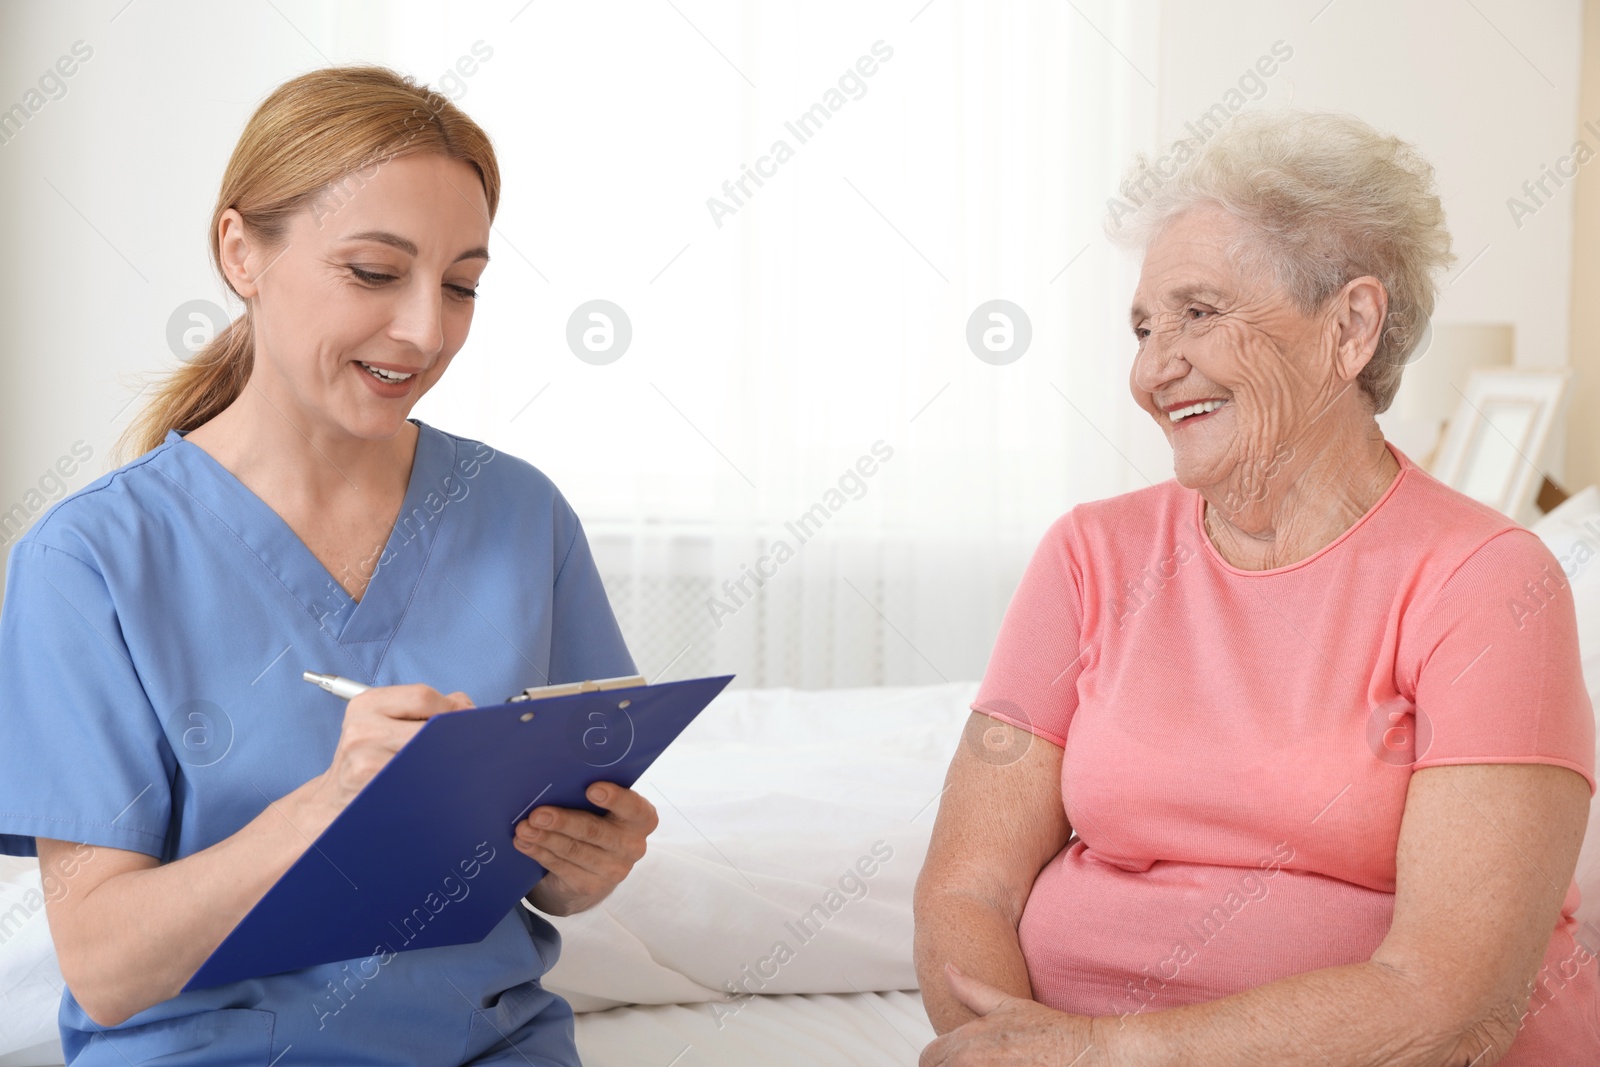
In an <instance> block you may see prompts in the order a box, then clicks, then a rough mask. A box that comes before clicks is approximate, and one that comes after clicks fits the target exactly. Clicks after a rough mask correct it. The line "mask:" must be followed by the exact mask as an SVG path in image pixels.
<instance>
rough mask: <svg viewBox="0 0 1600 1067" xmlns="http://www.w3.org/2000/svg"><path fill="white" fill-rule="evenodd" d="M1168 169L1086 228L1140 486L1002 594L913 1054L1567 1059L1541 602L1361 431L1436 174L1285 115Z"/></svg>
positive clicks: (1396, 374) (1590, 1025) (1099, 507)
mask: <svg viewBox="0 0 1600 1067" xmlns="http://www.w3.org/2000/svg"><path fill="white" fill-rule="evenodd" d="M1177 160H1178V161H1179V162H1180V164H1181V165H1180V166H1179V167H1177V168H1175V169H1174V168H1171V167H1168V168H1165V169H1166V171H1167V174H1166V175H1165V176H1158V175H1157V173H1156V172H1154V171H1151V170H1149V169H1144V170H1142V171H1135V173H1134V175H1133V177H1132V178H1130V181H1129V182H1127V183H1125V185H1124V190H1125V193H1126V194H1127V195H1128V196H1129V197H1130V198H1135V197H1136V198H1137V199H1136V200H1135V203H1137V204H1138V207H1137V210H1136V211H1135V213H1134V215H1133V216H1132V217H1130V218H1127V219H1125V220H1123V225H1122V226H1121V227H1120V233H1119V236H1122V235H1131V237H1130V238H1129V240H1130V241H1131V242H1132V243H1134V244H1135V245H1142V246H1143V248H1144V263H1143V269H1142V272H1141V275H1140V278H1139V283H1138V288H1137V291H1136V292H1135V293H1134V295H1133V307H1132V316H1131V324H1132V327H1133V332H1134V334H1135V336H1136V337H1137V338H1138V354H1137V355H1136V356H1135V359H1134V363H1133V369H1132V375H1131V386H1132V391H1133V395H1134V398H1135V400H1136V401H1137V402H1138V404H1139V406H1140V407H1142V408H1143V409H1144V410H1145V411H1146V412H1148V413H1149V415H1150V417H1151V418H1153V419H1154V420H1155V422H1156V424H1157V425H1158V426H1159V427H1160V428H1161V430H1162V432H1163V433H1164V434H1165V435H1166V437H1167V439H1168V442H1169V444H1170V445H1171V447H1172V454H1173V463H1174V468H1175V472H1176V478H1175V479H1174V480H1169V481H1166V482H1163V483H1161V484H1159V485H1154V486H1151V487H1150V488H1147V489H1142V490H1139V491H1136V492H1133V493H1129V494H1127V495H1124V496H1120V497H1115V498H1113V499H1110V500H1104V501H1098V502H1094V503H1088V504H1082V505H1079V506H1077V507H1075V508H1073V509H1072V510H1071V511H1069V512H1068V513H1067V514H1066V515H1064V516H1063V517H1062V518H1060V519H1059V520H1057V521H1056V522H1055V524H1054V525H1053V526H1052V527H1051V528H1050V530H1049V531H1048V532H1047V534H1046V535H1045V537H1044V539H1043V541H1042V542H1041V544H1040V545H1039V547H1038V549H1037V551H1036V552H1035V554H1034V556H1033V559H1032V561H1031V562H1030V564H1029V566H1028V568H1027V571H1026V572H1025V575H1024V577H1023V579H1022V582H1021V584H1020V586H1019V587H1018V589H1017V591H1016V594H1015V596H1014V597H1013V599H1012V602H1011V605H1010V607H1009V609H1008V611H1007V613H1006V616H1005V619H1004V622H1003V624H1002V627H1001V630H1000V634H999V638H998V640H997V643H996V646H995V649H994V652H993V656H992V658H991V661H990V664H989V669H988V671H987V673H986V674H985V677H984V679H983V684H982V686H981V688H980V691H979V693H978V695H977V698H976V700H975V702H974V704H973V711H974V714H973V716H972V718H971V720H970V721H969V724H968V728H967V734H966V738H967V742H968V743H966V744H963V745H962V746H961V747H960V749H959V751H958V753H957V755H956V756H955V758H954V760H953V762H952V764H951V768H950V772H949V777H948V791H947V792H946V793H945V794H944V799H943V802H942V806H941V808H940V812H939V817H938V822H937V825H936V827H935V829H934V833H933V840H932V844H931V846H930V849H929V853H928V859H927V864H926V866H925V867H924V869H923V871H922V874H921V878H920V881H919V883H918V887H917V897H916V909H917V927H916V929H917V937H916V959H917V966H918V971H919V974H920V976H921V980H922V988H923V990H924V996H925V997H926V1003H927V1008H928V1014H929V1017H930V1019H931V1020H932V1022H933V1024H934V1028H935V1030H936V1031H937V1032H938V1033H940V1034H941V1035H942V1036H940V1037H939V1038H937V1039H936V1040H935V1041H934V1042H933V1043H932V1044H930V1045H929V1046H928V1048H927V1049H926V1050H925V1052H924V1054H923V1061H922V1062H923V1063H924V1064H925V1065H957V1064H960V1065H969V1064H1036V1063H1055V1064H1068V1063H1072V1064H1076V1065H1079V1067H1089V1065H1091V1064H1107V1065H1145V1064H1150V1065H1155V1064H1162V1065H1165V1064H1189V1065H1195V1064H1218V1065H1223V1064H1228V1065H1232V1064H1274V1065H1278V1064H1299V1063H1304V1064H1319V1065H1326V1067H1347V1065H1349V1067H1353V1065H1357V1064H1363V1065H1365V1064H1373V1065H1376V1064H1385V1065H1399V1067H1433V1065H1437V1067H1446V1065H1466V1064H1474V1065H1486V1064H1490V1063H1502V1064H1508V1065H1510V1064H1515V1065H1519V1067H1522V1065H1545V1064H1549V1065H1556V1064H1561V1065H1569V1064H1571V1065H1576V1064H1595V1063H1600V1029H1597V1023H1600V1018H1597V1015H1600V972H1597V969H1596V963H1595V959H1594V957H1593V955H1591V954H1590V952H1589V951H1588V950H1587V949H1585V948H1584V947H1583V946H1582V945H1580V944H1578V943H1577V942H1576V941H1575V939H1574V933H1575V926H1574V921H1573V918H1572V915H1573V911H1574V909H1575V908H1576V906H1577V891H1576V887H1575V886H1574V885H1573V882H1572V874H1573V869H1574V866H1575V864H1576V861H1577V856H1578V848H1579V844H1580V841H1581V839H1582V837H1583V832H1584V824H1585V819H1586V816H1587V811H1588V801H1589V797H1590V796H1591V794H1592V793H1593V791H1594V785H1595V781H1594V767H1593V763H1594V744H1593V742H1594V722H1593V717H1592V711H1591V708H1590V704H1589V700H1588V697H1587V696H1586V694H1585V692H1584V689H1583V684H1582V678H1581V676H1580V672H1579V663H1578V655H1577V644H1576V622H1575V618H1574V611H1573V606H1572V601H1571V595H1570V592H1569V590H1568V589H1567V588H1566V585H1565V582H1564V581H1563V580H1562V578H1561V570H1560V568H1559V566H1558V565H1557V564H1556V561H1555V559H1554V558H1553V557H1552V555H1551V554H1550V553H1549V552H1548V551H1547V550H1546V549H1545V548H1544V546H1543V545H1542V543H1541V542H1540V541H1539V540H1538V538H1536V537H1535V536H1534V535H1533V534H1531V533H1529V532H1528V531H1527V530H1525V529H1523V528H1521V527H1519V526H1517V525H1516V524H1514V523H1512V522H1511V521H1509V520H1507V519H1506V518H1505V517H1504V516H1502V515H1500V514H1498V513H1497V512H1495V511H1493V510H1491V509H1490V508H1487V507H1485V506H1483V505H1480V504H1478V503H1476V502H1475V501H1473V500H1471V499H1469V498H1467V497H1465V496H1463V495H1461V494H1459V493H1456V492H1454V491H1452V490H1450V489H1449V488H1447V487H1445V486H1444V485H1442V484H1441V483H1439V482H1438V481H1436V480H1434V479H1433V478H1431V477H1429V476H1428V474H1427V473H1426V472H1424V471H1423V470H1422V469H1420V468H1419V467H1417V466H1416V465H1415V464H1413V463H1412V462H1411V460H1410V459H1408V458H1407V457H1406V456H1404V455H1403V454H1402V453H1400V452H1399V451H1398V450H1397V449H1395V448H1394V447H1393V446H1392V445H1390V444H1388V443H1387V442H1385V441H1384V439H1383V436H1382V434H1381V432H1380V431H1379V430H1378V427H1377V425H1376V422H1375V420H1374V415H1375V414H1376V413H1378V412H1381V411H1383V410H1384V409H1385V408H1386V407H1387V406H1388V404H1389V402H1390V400H1391V399H1392V398H1393V396H1394V393H1395V390H1396V388H1397V387H1398V384H1399V379H1400V374H1401V371H1402V370H1403V368H1404V365H1405V362H1406V360H1407V358H1408V356H1410V355H1412V354H1413V352H1414V351H1415V349H1416V346H1417V345H1418V342H1419V340H1420V335H1421V330H1422V327H1423V325H1424V324H1425V323H1426V322H1427V321H1428V318H1429V316H1430V314H1431V313H1432V310H1433V304H1434V293H1435V290H1434V281H1433V276H1434V273H1435V272H1436V271H1438V270H1439V269H1441V268H1443V267H1445V266H1446V265H1448V263H1449V261H1450V259H1451V258H1453V257H1451V256H1450V254H1449V237H1448V235H1447V233H1446V231H1445V229H1444V225H1443V217H1442V212H1441V209H1440V204H1439V200H1438V198H1437V196H1436V195H1435V194H1434V192H1433V190H1432V185H1433V179H1432V171H1431V169H1430V168H1429V166H1428V165H1427V164H1426V163H1425V162H1424V161H1423V160H1421V159H1420V158H1419V157H1418V156H1417V154H1416V153H1415V152H1414V151H1413V150H1412V149H1411V148H1409V147H1408V146H1407V145H1405V144H1404V143H1402V142H1400V141H1398V140H1397V139H1395V138H1393V137H1387V136H1381V135H1379V134H1378V133H1376V132H1375V131H1373V130H1372V129H1371V128H1370V127H1368V126H1366V125H1365V124H1363V123H1361V122H1359V121H1357V120H1355V119H1351V118H1347V117H1343V116H1334V115H1299V114H1293V113H1259V114H1253V115H1252V114H1247V115H1244V116H1240V117H1239V118H1238V119H1236V120H1235V121H1234V122H1233V123H1232V124H1231V125H1230V127H1228V128H1227V129H1225V130H1223V131H1221V132H1219V133H1218V134H1216V135H1215V136H1214V137H1213V138H1212V139H1211V140H1210V141H1209V142H1207V143H1206V144H1204V145H1203V146H1195V145H1192V144H1191V145H1184V146H1182V148H1181V149H1180V152H1179V153H1178V154H1177ZM1174 170H1175V172H1174Z"/></svg>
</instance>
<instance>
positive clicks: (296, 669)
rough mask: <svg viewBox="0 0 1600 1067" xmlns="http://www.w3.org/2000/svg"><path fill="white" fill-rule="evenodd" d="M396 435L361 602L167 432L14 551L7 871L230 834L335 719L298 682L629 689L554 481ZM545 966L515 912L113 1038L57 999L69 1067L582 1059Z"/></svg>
mask: <svg viewBox="0 0 1600 1067" xmlns="http://www.w3.org/2000/svg"><path fill="white" fill-rule="evenodd" d="M412 421H413V422H415V423H416V425H417V427H418V439H417V447H416V457H415V460H414V461H413V464H412V470H411V481H410V484H409V486H408V488H407V491H406V497H405V503H404V505H403V507H402V509H401V512H400V518H399V520H398V521H397V523H396V525H395V528H394V530H393V532H392V534H391V536H390V538H389V541H388V544H387V546H386V548H385V549H384V551H383V553H382V555H381V556H380V557H379V559H378V560H377V570H376V572H375V573H374V574H373V576H372V579H371V582H370V583H369V584H368V586H367V589H366V592H365V594H364V595H363V596H362V598H361V600H360V602H359V603H358V602H356V601H354V600H352V599H351V598H350V597H349V596H348V595H347V594H346V593H345V592H344V590H343V588H341V587H340V585H339V583H338V582H337V581H335V580H334V578H333V576H332V575H331V574H329V572H328V570H327V569H326V568H325V567H324V566H323V565H322V564H321V563H320V562H318V560H317V559H316V557H315V556H313V555H312V553H311V551H310V550H309V549H308V548H307V547H306V546H305V543H304V542H302V541H301V540H300V539H299V537H297V536H296V535H295V533H294V532H293V531H292V530H291V529H290V528H289V526H288V525H287V524H286V523H285V522H284V521H283V519H281V518H280V517H279V516H278V514H277V513H276V512H275V511H273V510H272V509H271V508H270V507H268V506H267V504H266V503H265V502H264V501H262V500H261V499H260V498H259V497H257V496H256V495H255V494H254V493H252V492H251V491H250V490H249V489H247V488H246V487H245V486H244V484H243V483H241V482H240V481H239V480H238V479H237V478H235V477H234V476H233V475H232V474H230V473H228V471H227V469H226V468H224V467H223V466H222V465H221V464H219V463H218V462H217V461H216V460H215V459H213V458H212V457H211V455H210V454H209V453H207V452H206V451H204V450H203V449H201V448H200V447H199V446H198V445H195V444H191V443H189V442H186V441H184V440H183V438H182V435H181V434H179V433H177V432H176V431H174V432H172V433H169V434H168V435H167V439H166V441H165V443H163V444H162V445H161V446H160V447H159V448H156V449H155V450H153V451H151V452H149V453H147V454H145V455H144V456H141V457H140V458H139V459H137V460H135V461H133V462H132V463H129V464H128V465H127V466H124V467H122V468H121V469H119V470H116V471H113V472H112V473H110V474H108V475H106V476H104V477H102V478H100V479H99V480H98V481H96V482H94V483H93V484H91V485H89V486H86V487H85V488H83V489H82V490H80V491H79V492H77V493H74V494H73V495H72V496H70V497H67V498H66V499H64V500H62V501H61V502H60V503H58V504H57V505H56V506H55V507H54V508H52V509H51V510H50V512H49V513H48V514H46V515H45V516H44V517H43V518H41V519H40V520H39V522H38V523H37V524H35V525H34V527H33V528H32V529H31V530H29V531H28V533H27V534H26V536H24V537H23V538H22V539H21V540H20V541H18V542H17V544H16V545H15V546H14V547H13V548H12V550H11V553H10V562H9V570H8V572H7V573H8V576H7V587H6V593H5V607H4V611H3V612H0V853H6V854H9V855H14V856H32V855H35V854H36V844H35V837H36V836H40V837H49V838H55V839H59V840H64V841H76V842H82V843H84V844H85V845H87V846H90V847H93V846H104V847H108V848H117V849H130V850H132V851H135V852H143V853H146V854H147V855H151V856H155V857H157V858H158V859H160V860H161V861H162V862H167V861H171V860H175V859H181V858H183V857H185V856H187V855H189V854H190V853H193V852H197V851H199V850H201V849H204V848H208V847H210V846H211V845H214V844H216V843H217V842H219V841H221V840H223V839H224V838H226V837H228V836H230V835H232V834H233V833H235V832H237V831H238V830H239V829H240V828H242V827H243V826H244V825H245V824H246V823H248V822H250V821H251V820H252V819H254V818H255V817H256V816H257V815H259V814H260V813H261V812H262V811H263V810H264V809H265V807H266V805H267V799H268V798H273V799H276V798H278V797H281V796H283V795H284V794H286V793H288V792H290V791H291V790H293V789H295V788H296V787H298V786H300V785H301V784H303V783H304V782H306V781H308V780H309V779H311V778H314V777H316V776H317V775H319V774H321V773H322V772H323V771H325V770H326V769H327V768H328V765H329V764H330V763H331V762H332V760H333V754H334V749H335V747H336V745H337V744H338V740H339V733H340V727H341V725H342V722H343V718H344V705H343V704H342V703H341V702H340V701H338V700H336V699H335V698H333V697H330V696H329V695H328V694H327V693H324V692H322V691H320V690H318V689H316V688H314V687H313V686H310V685H307V684H306V683H305V682H304V681H302V680H301V678H300V673H301V671H305V670H315V671H326V672H330V673H336V674H342V675H345V676H346V677H349V678H355V679H358V680H360V681H363V682H367V683H369V684H373V685H396V684H400V683H406V682H423V683H426V684H428V685H431V686H433V687H434V688H436V689H438V690H440V691H441V692H446V693H448V692H451V691H453V690H457V689H459V690H462V691H464V692H466V693H467V694H468V695H469V696H470V697H471V698H472V700H473V702H474V703H476V704H479V705H483V704H494V703H499V702H500V701H502V700H504V699H505V697H506V696H507V695H508V694H510V693H514V692H517V691H519V690H521V689H523V688H524V687H526V686H530V685H543V684H546V683H557V682H566V681H576V680H580V679H583V678H603V677H615V676H617V675H623V674H632V673H634V664H633V659H632V657H630V656H629V654H628V649H627V646H626V645H625V644H624V643H623V640H622V634H621V632H620V631H619V630H618V628H617V622H616V619H615V617H614V616H613V615H612V612H611V607H610V605H609V603H608V602H607V600H606V596H605V591H604V589H602V587H601V584H600V576H599V573H598V572H597V571H596V569H595V564H594V560H593V557H592V556H591V555H590V552H589V545H588V541H587V539H586V538H585V537H584V533H583V527H582V525H581V524H580V523H579V521H578V517H577V515H576V514H574V512H573V510H572V508H571V506H570V505H568V503H567V501H566V499H565V498H564V497H563V496H562V495H561V493H560V491H558V490H557V489H556V487H555V486H554V485H553V484H552V483H551V481H550V479H549V478H547V477H545V476H544V475H543V474H542V473H540V472H539V471H538V470H537V469H535V468H534V467H532V466H531V465H529V464H528V463H526V462H524V461H522V460H520V459H517V458H516V457H515V456H509V455H506V454H505V453H501V452H496V451H495V450H494V449H492V448H490V447H489V446H487V445H485V444H482V443H480V442H477V441H471V440H467V439H464V438H460V437H455V436H452V435H450V434H446V433H443V432H441V431H439V430H437V429H434V428H433V427H431V426H427V425H425V424H423V423H421V422H420V421H418V420H412ZM493 847H496V848H498V847H504V848H511V847H512V845H511V841H510V838H509V834H508V836H507V840H506V841H505V842H503V843H495V844H494V846H493ZM393 848H394V849H395V851H396V852H397V853H403V852H404V850H405V842H404V841H403V840H397V841H395V842H393ZM478 858H479V859H483V858H484V857H482V856H480V857H478ZM487 862H492V858H490V859H488V860H487ZM66 886H67V890H68V891H70V888H71V883H70V878H69V879H68V880H67V882H66ZM443 906H448V902H442V903H441V907H443ZM388 948H389V949H391V950H401V949H403V948H404V946H403V944H393V945H390V946H388ZM559 952H560V939H559V936H558V934H557V933H556V930H555V928H554V927H552V926H551V925H550V924H549V923H548V922H546V921H545V920H544V919H543V918H541V917H539V916H538V915H536V914H534V913H532V912H531V911H529V910H528V909H526V908H525V907H523V906H522V905H520V904H519V905H517V906H516V907H514V908H513V909H512V910H511V911H510V912H509V913H508V914H507V915H506V916H505V918H504V920H502V921H501V922H500V924H499V925H498V926H496V927H495V928H494V930H493V931H492V932H491V933H490V934H489V936H488V937H486V938H485V939H484V940H483V941H481V942H479V943H478V944H474V945H459V946H453V947H447V948H428V949H417V950H413V951H409V952H408V951H382V950H381V947H380V946H374V953H375V954H374V955H373V956H370V957H367V958H365V959H360V960H352V961H348V962H345V963H341V964H328V965H325V966H321V967H313V968H308V969H306V970H302V971H295V972H292V973H289V974H280V975H272V976H270V977H266V978H261V979H256V980H252V981H242V982H235V983H232V984H229V985H225V986H219V987H216V988H212V989H205V990H196V991H194V992H190V993H181V994H179V995H178V996H176V997H174V998H172V999H171V1000H168V1001H165V1002H163V1003H161V1004H157V1005H155V1006H154V1007H151V1008H149V1009H147V1010H145V1011H143V1012H140V1013H139V1014H137V1015H135V1016H133V1017H132V1018H130V1019H128V1020H127V1021H126V1022H125V1023H123V1024H122V1025H120V1026H116V1027H112V1028H102V1027H100V1026H98V1025H96V1024H95V1023H94V1022H92V1021H91V1020H90V1019H89V1017H88V1016H87V1015H85V1014H84V1012H83V1010H82V1009H81V1008H80V1007H79V1005H78V1003H77V1001H76V1000H75V999H74V998H73V996H72V993H71V990H70V989H69V990H65V991H64V992H63V996H62V1001H61V1012H60V1026H61V1038H62V1044H63V1047H64V1049H65V1052H66V1061H67V1062H68V1063H69V1064H75V1065H80V1064H81V1065H98V1064H109V1065H113V1067H127V1065H128V1064H133V1063H144V1062H147V1061H151V1060H154V1059H156V1058H160V1061H161V1062H162V1063H163V1064H172V1065H180V1064H202V1063H203V1064H223V1063H227V1064H235V1063H237V1064H245V1063H249V1064H261V1065H263V1067H265V1065H267V1064H269V1063H272V1064H276V1065H278V1067H293V1065H294V1064H297V1063H301V1064H305V1063H338V1064H343V1065H356V1064H394V1063H407V1062H410V1063H429V1064H461V1063H469V1062H470V1063H474V1064H491V1063H493V1064H502V1063H504V1064H513V1063H514V1064H519V1065H521V1064H534V1065H537V1067H547V1065H551V1067H553V1065H563V1067H565V1065H576V1064H577V1063H578V1056H577V1052H576V1050H575V1048H574V1046H573V1023H572V1012H571V1009H570V1008H569V1007H568V1005H567V1004H566V1002H565V1001H564V1000H562V999H561V998H560V997H558V996H556V995H555V994H553V993H549V992H547V991H546V990H544V989H543V988H542V987H541V985H540V984H539V979H540V976H542V975H543V974H544V973H545V972H546V971H547V970H549V968H550V967H551V966H552V965H553V964H554V963H555V961H556V957H557V955H558V954H559Z"/></svg>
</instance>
